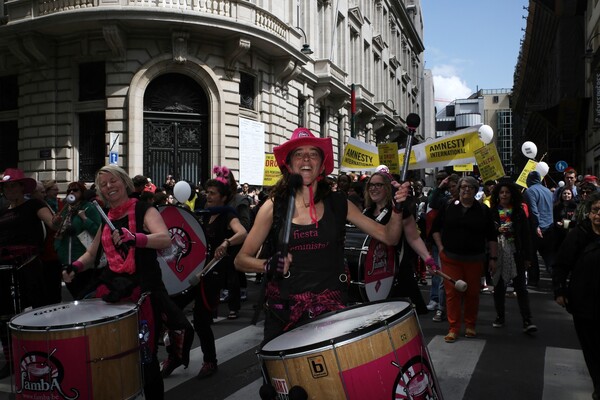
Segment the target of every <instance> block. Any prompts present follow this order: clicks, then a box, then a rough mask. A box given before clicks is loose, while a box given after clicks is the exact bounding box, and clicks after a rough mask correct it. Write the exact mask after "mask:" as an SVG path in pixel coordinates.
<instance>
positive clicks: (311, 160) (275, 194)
mask: <svg viewBox="0 0 600 400" xmlns="http://www.w3.org/2000/svg"><path fill="white" fill-rule="evenodd" d="M274 154H275V158H276V161H277V164H278V166H279V167H280V169H281V173H282V178H281V179H280V180H279V182H278V183H277V184H276V185H275V186H274V187H272V188H261V187H252V186H251V185H249V184H247V183H243V184H241V185H238V183H237V181H236V180H235V178H234V174H233V172H232V171H230V170H229V169H228V168H227V167H226V166H216V167H214V168H213V170H212V173H213V174H212V175H214V176H213V177H211V178H210V179H209V180H208V181H207V182H205V183H204V184H202V185H193V184H191V183H189V185H190V195H189V197H188V198H187V199H177V198H176V197H177V196H175V194H174V187H175V184H176V182H175V179H174V177H173V176H172V175H169V176H168V177H167V179H166V181H165V182H164V183H163V184H162V185H159V186H156V185H155V184H154V183H153V182H152V180H151V179H149V178H148V177H145V176H142V175H136V176H134V177H129V176H128V175H127V173H126V172H125V171H124V170H123V169H121V168H119V167H116V166H106V167H103V168H101V169H100V170H99V171H98V173H97V175H96V180H95V182H94V183H93V184H92V185H89V187H88V185H86V184H85V183H83V182H70V183H68V184H66V190H65V192H64V193H60V190H59V184H58V182H57V181H55V180H49V181H46V182H36V181H35V180H33V179H31V178H28V177H26V176H25V175H24V173H23V171H21V170H19V169H16V168H9V169H7V170H6V171H4V173H3V175H2V180H1V181H0V190H1V192H2V196H1V197H0V250H1V251H2V253H1V254H0V257H2V258H3V261H5V262H13V263H15V264H16V263H21V264H20V268H19V271H20V272H18V273H17V274H18V276H17V279H19V282H20V291H19V293H17V295H18V296H19V299H18V300H19V304H18V308H17V303H16V302H15V301H14V298H10V297H7V296H6V295H3V296H2V297H1V299H0V300H1V303H0V339H1V342H2V347H3V351H4V355H5V359H6V360H8V361H9V362H8V363H7V364H5V365H4V366H3V367H2V368H1V369H0V378H3V377H6V376H8V375H9V374H10V373H11V371H10V354H9V337H8V335H7V321H8V320H9V319H10V317H11V316H13V315H15V314H18V313H20V312H22V311H24V310H25V309H27V308H28V307H40V306H45V305H49V304H54V303H58V302H60V301H61V300H62V299H61V285H62V282H63V281H64V282H65V284H66V287H67V289H68V291H69V293H70V294H71V296H72V298H74V299H85V298H90V297H101V298H103V299H105V300H106V301H108V302H116V301H122V300H124V299H127V300H132V301H140V299H143V298H144V293H146V292H149V293H151V294H150V295H149V296H148V298H147V299H146V300H144V301H143V302H141V304H142V305H141V309H140V313H142V314H143V315H144V319H145V320H146V321H149V322H150V324H151V326H150V331H151V341H150V343H151V349H152V357H151V359H149V360H147V362H146V363H145V364H144V368H143V372H144V382H145V383H146V386H145V387H144V391H145V393H146V396H148V397H149V398H162V392H163V383H162V382H163V379H164V378H167V377H168V376H170V375H171V374H172V373H173V372H174V371H175V370H176V369H177V368H178V367H180V366H184V367H187V366H188V363H189V349H190V346H191V341H192V340H193V332H194V331H195V332H196V334H197V335H198V337H199V339H200V345H201V349H202V352H203V354H204V362H203V365H202V367H201V368H200V370H199V372H198V378H199V379H204V378H208V377H210V376H211V375H213V374H214V373H216V372H217V371H218V366H217V354H216V348H215V338H214V335H213V332H212V329H211V324H212V323H213V320H214V317H215V310H216V308H217V305H218V304H219V302H222V301H224V300H226V302H227V306H228V308H229V313H228V314H227V318H228V319H236V318H237V317H238V313H239V310H240V302H241V301H242V299H243V296H244V295H243V293H244V288H245V287H246V285H247V281H246V274H248V273H250V274H256V275H255V276H256V282H257V283H261V282H262V284H263V286H262V287H261V295H260V298H259V300H258V303H259V304H257V308H258V310H263V309H264V311H265V332H264V339H263V345H264V344H266V343H267V342H268V341H270V340H271V339H273V338H275V337H276V336H278V335H280V334H282V333H284V332H286V331H289V330H291V329H293V328H295V327H297V326H299V325H301V324H303V323H306V322H308V321H310V320H312V319H313V318H315V317H317V316H319V315H321V314H324V313H327V312H330V311H335V310H341V309H343V308H345V307H346V306H348V304H351V303H352V302H353V301H356V300H357V299H351V298H349V283H348V282H349V281H350V279H349V276H350V275H351V273H352V271H350V268H353V266H349V265H348V263H347V262H346V254H345V235H346V228H347V226H348V225H353V226H355V227H357V228H358V229H360V230H361V231H362V232H364V234H365V235H368V237H369V238H370V239H371V241H374V242H376V243H378V244H380V245H381V246H384V247H385V248H387V249H389V253H388V254H393V258H394V260H393V264H394V280H393V285H392V288H391V290H390V293H389V295H388V298H398V297H404V298H410V300H411V302H412V304H413V306H414V307H415V309H416V313H417V314H419V315H421V316H422V315H424V314H427V313H428V311H433V312H434V316H433V320H434V321H436V322H443V321H447V323H448V333H447V335H446V336H445V338H444V339H445V341H446V342H448V343H453V342H455V341H456V340H458V338H459V336H460V334H461V330H462V326H463V324H464V327H465V328H464V336H465V337H466V338H473V337H476V336H477V314H478V308H479V296H480V292H481V289H482V288H483V287H484V286H487V283H491V284H492V285H491V286H493V299H494V305H495V310H496V314H497V316H496V319H495V320H494V322H493V327H494V328H502V327H504V326H505V324H506V315H505V314H506V313H505V297H506V296H507V295H508V292H507V291H509V288H514V292H515V294H516V298H517V301H518V306H519V310H520V314H521V320H522V324H523V332H525V333H527V334H533V333H534V332H536V331H537V326H536V325H535V324H534V323H533V315H532V310H531V307H530V304H529V298H528V291H527V286H530V287H535V286H537V285H538V284H539V279H540V267H539V263H538V254H539V255H540V256H541V258H542V259H543V261H544V264H545V267H546V269H547V272H548V273H550V274H551V276H552V278H553V285H554V289H555V298H556V302H557V303H558V304H559V305H560V306H563V307H566V309H567V310H568V311H569V312H571V313H572V314H573V319H574V324H575V330H576V333H577V335H578V338H579V340H580V342H581V345H582V349H583V351H584V356H585V360H586V363H587V365H588V369H589V371H590V374H591V375H592V379H593V382H594V387H595V390H596V393H598V388H599V387H600V381H599V379H600V378H599V373H600V371H599V370H600V367H599V363H600V353H599V352H600V350H599V349H598V345H597V341H596V340H595V336H594V333H595V330H594V328H595V326H596V324H597V322H598V319H599V318H600V301H599V300H598V299H599V297H598V289H599V287H598V285H599V281H600V274H599V273H598V272H597V268H593V265H594V262H593V260H594V258H593V257H595V256H596V251H598V249H599V248H600V240H599V239H600V211H599V210H600V193H599V188H598V179H597V178H596V177H595V176H592V175H586V176H585V177H583V178H580V179H577V176H576V172H575V171H574V170H572V169H569V170H567V171H565V173H564V184H562V182H561V185H556V187H554V188H552V187H549V186H551V185H547V184H546V183H544V181H543V179H542V177H541V176H540V174H539V173H538V172H537V171H533V172H531V173H530V174H529V175H528V177H527V186H528V187H527V189H524V188H522V187H520V186H518V185H517V184H516V183H515V182H514V181H512V180H510V179H509V178H503V179H500V180H498V181H486V182H481V181H480V180H478V179H476V178H475V177H473V176H459V175H457V174H454V173H451V172H446V171H445V170H442V171H439V172H438V173H437V175H436V184H435V185H434V186H433V187H432V188H428V190H425V185H424V182H423V181H420V180H414V181H407V182H404V183H402V184H399V183H398V181H400V177H399V176H397V175H394V174H391V173H390V171H389V169H387V167H385V166H380V167H378V168H377V171H375V172H374V173H369V174H362V175H357V174H354V173H340V174H339V175H337V176H336V175H332V173H333V170H334V165H333V149H332V144H331V139H329V138H318V137H315V136H314V135H313V134H312V133H311V132H310V131H309V130H308V129H305V128H299V129H297V130H295V131H294V132H293V134H292V136H291V138H290V139H289V140H288V141H286V142H285V143H283V144H282V145H280V146H277V147H275V149H274ZM92 200H97V201H98V202H99V203H100V204H101V205H102V206H103V207H104V208H105V209H106V210H107V212H108V218H109V219H110V220H111V221H112V222H113V224H114V225H115V226H116V227H117V229H116V230H115V231H111V230H110V229H109V227H108V226H107V225H106V223H104V222H103V220H102V218H101V215H100V213H99V211H98V210H97V208H96V207H95V206H94V205H93V204H92V203H91V201H92ZM162 205H173V206H178V207H183V208H186V209H188V210H190V211H191V212H195V215H196V216H197V218H198V221H199V222H200V224H201V226H202V228H203V230H204V232H205V234H206V239H207V243H206V244H207V262H208V261H210V260H212V259H213V258H215V259H219V260H220V262H219V264H218V268H215V269H214V270H213V271H212V273H210V274H208V275H206V276H204V277H203V283H202V284H201V285H198V286H194V287H193V288H191V290H189V291H186V292H185V293H184V294H180V295H175V296H169V295H168V294H167V292H166V290H165V286H164V284H163V282H162V280H161V271H160V266H159V263H158V261H157V257H158V256H157V251H159V250H161V249H164V248H167V247H168V246H170V245H171V238H170V236H169V233H168V230H167V227H166V225H165V222H164V221H163V219H162V217H161V214H160V213H159V212H158V210H157V208H156V206H162ZM292 206H293V209H292V211H291V212H290V207H292ZM198 211H206V212H198ZM284 233H287V234H288V236H287V237H286V236H285V235H284ZM17 254H22V257H17ZM574 255H576V256H574ZM23 267H26V268H23ZM438 269H441V271H443V272H444V273H446V274H447V275H450V276H452V277H453V278H454V279H456V280H463V281H464V282H466V284H467V285H466V290H465V291H464V292H462V291H459V290H457V288H456V287H455V286H454V285H453V284H452V283H451V282H449V281H448V280H445V279H442V278H441V277H440V276H439V275H438V274H437V273H436V272H437V271H438ZM23 271H26V272H27V273H24V272H23ZM11 273H13V272H12V271H11ZM15 273H16V272H15ZM427 277H430V278H431V280H430V282H431V287H430V292H429V299H428V300H429V302H428V303H427V302H426V301H425V300H424V298H423V296H422V294H421V290H420V288H419V285H423V284H428V283H427V282H428V281H427V280H426V278H427ZM359 279H360V278H359ZM2 285H3V286H2V292H3V293H4V294H6V293H8V291H7V290H6V289H7V288H6V287H5V286H6V285H7V279H4V277H3V279H2ZM223 291H226V297H225V298H224V297H223V293H224V292H223ZM359 301H361V299H359ZM362 301H368V299H367V300H365V299H362ZM190 304H193V327H192V325H191V324H190V323H189V322H188V320H187V318H186V317H185V315H184V314H183V310H184V309H185V308H186V307H187V306H188V305H190ZM165 332H168V336H170V337H171V338H172V341H171V343H172V345H170V346H167V350H168V357H167V359H166V360H163V362H162V363H160V362H159V360H158V356H157V354H158V351H157V349H158V344H159V342H160V341H161V340H162V337H163V335H164V333H165ZM165 344H166V343H165ZM263 392H265V391H262V390H261V393H263ZM266 392H268V390H267V391H266ZM263 398H268V395H267V397H263Z"/></svg>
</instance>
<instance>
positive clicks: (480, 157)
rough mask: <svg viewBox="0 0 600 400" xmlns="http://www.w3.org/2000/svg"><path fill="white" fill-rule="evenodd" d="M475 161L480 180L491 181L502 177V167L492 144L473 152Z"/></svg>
mask: <svg viewBox="0 0 600 400" xmlns="http://www.w3.org/2000/svg"><path fill="white" fill-rule="evenodd" d="M475 159H476V160H477V166H478V167H479V174H480V175H481V180H483V181H484V182H485V181H492V180H495V179H498V178H502V177H503V176H504V166H503V165H502V161H501V160H500V155H498V150H497V149H496V145H495V144H494V143H490V144H488V145H487V146H483V147H481V148H479V149H477V150H475Z"/></svg>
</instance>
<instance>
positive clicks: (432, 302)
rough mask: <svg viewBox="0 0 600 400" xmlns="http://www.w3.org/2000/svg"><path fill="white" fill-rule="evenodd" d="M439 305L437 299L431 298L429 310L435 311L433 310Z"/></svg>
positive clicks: (428, 305)
mask: <svg viewBox="0 0 600 400" xmlns="http://www.w3.org/2000/svg"><path fill="white" fill-rule="evenodd" d="M437 306H438V303H437V301H433V300H430V301H429V304H427V309H428V310H429V311H433V310H435V309H436V308H437Z"/></svg>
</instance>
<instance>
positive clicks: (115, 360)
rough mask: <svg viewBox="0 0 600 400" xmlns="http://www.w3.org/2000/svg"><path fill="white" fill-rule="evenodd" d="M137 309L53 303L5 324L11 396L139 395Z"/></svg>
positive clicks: (132, 306)
mask: <svg viewBox="0 0 600 400" xmlns="http://www.w3.org/2000/svg"><path fill="white" fill-rule="evenodd" d="M138 326H139V324H138V313H137V307H136V305H135V304H133V303H122V304H108V303H105V302H104V301H103V300H101V299H91V300H84V301H79V302H77V301H76V302H72V303H62V304H55V305H52V306H47V307H41V308H36V309H34V310H31V311H27V312H25V313H22V314H20V315H17V316H16V317H14V318H13V319H11V320H10V322H9V329H10V333H11V338H12V357H13V371H15V374H14V385H15V386H14V392H15V393H16V398H17V399H70V400H75V399H94V400H100V399H106V400H113V399H131V398H134V397H136V396H137V395H138V394H140V393H141V390H142V379H141V376H142V374H141V363H140V351H139V337H138V335H139V329H138Z"/></svg>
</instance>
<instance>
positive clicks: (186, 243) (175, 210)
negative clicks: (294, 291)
mask: <svg viewBox="0 0 600 400" xmlns="http://www.w3.org/2000/svg"><path fill="white" fill-rule="evenodd" d="M158 211H159V212H160V215H161V216H162V217H163V220H164V221H165V224H166V225H167V228H168V229H169V234H170V235H171V246H170V247H168V248H166V249H164V250H160V251H158V255H159V257H158V262H159V264H160V269H161V271H162V279H163V282H164V283H165V287H166V289H167V292H168V293H169V295H171V296H174V295H177V294H180V293H182V292H184V291H186V290H187V289H189V288H190V286H191V285H190V283H189V282H188V281H189V279H190V278H191V277H192V276H194V275H197V274H199V273H200V271H202V269H203V268H204V264H205V262H206V237H205V236H204V231H203V230H202V226H201V225H200V223H199V222H198V220H197V219H196V217H195V216H194V214H192V213H191V212H190V211H188V210H186V209H184V208H181V207H176V206H159V207H158Z"/></svg>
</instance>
